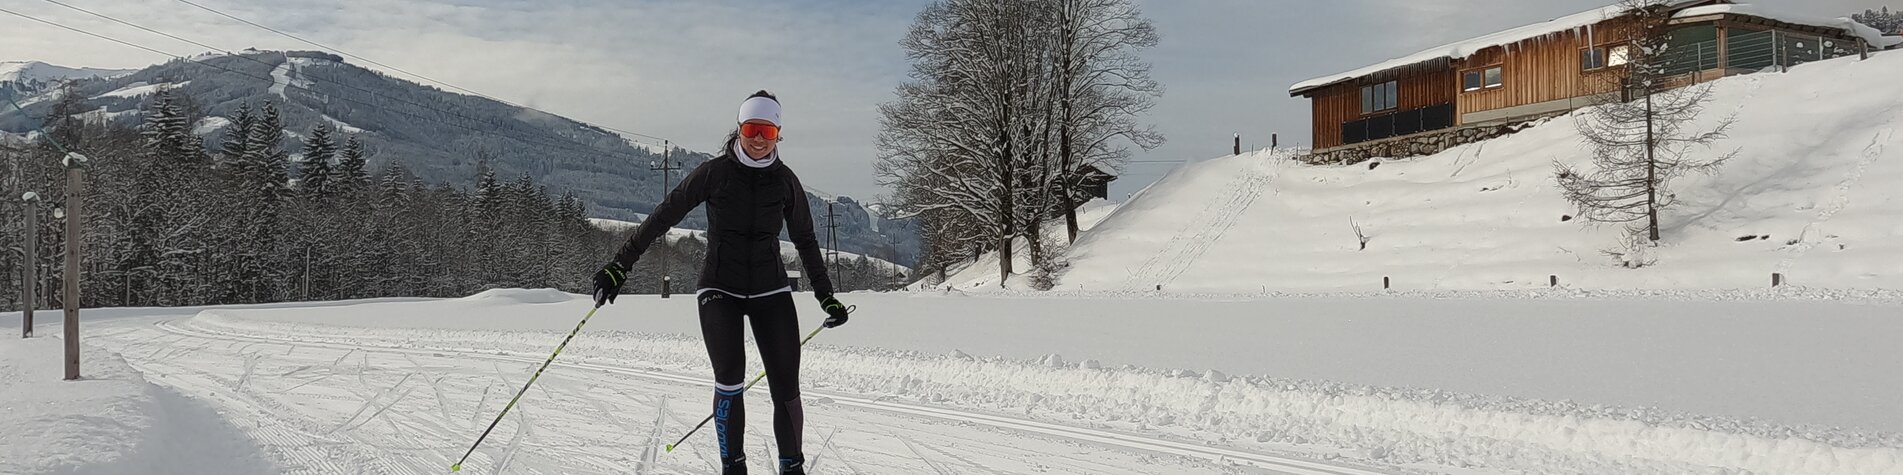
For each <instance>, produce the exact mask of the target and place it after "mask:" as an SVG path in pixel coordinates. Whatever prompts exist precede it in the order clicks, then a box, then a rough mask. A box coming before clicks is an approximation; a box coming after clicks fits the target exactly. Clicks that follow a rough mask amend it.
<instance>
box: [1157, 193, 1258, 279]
mask: <svg viewBox="0 0 1903 475" xmlns="http://www.w3.org/2000/svg"><path fill="white" fill-rule="evenodd" d="M1272 178H1274V177H1273V176H1271V175H1269V174H1268V173H1264V172H1262V171H1260V170H1256V169H1254V168H1250V169H1248V170H1243V171H1242V176H1239V177H1236V178H1235V179H1234V180H1231V181H1230V184H1229V185H1228V186H1225V188H1227V189H1228V190H1229V192H1227V193H1224V194H1223V196H1227V197H1229V199H1228V200H1224V201H1221V202H1218V203H1214V204H1210V205H1209V206H1205V207H1203V210H1202V211H1201V212H1199V213H1197V214H1196V217H1194V218H1191V219H1190V220H1189V222H1188V226H1189V228H1184V229H1182V230H1180V231H1178V232H1177V233H1176V235H1175V236H1174V237H1171V238H1170V241H1169V242H1168V243H1166V244H1164V245H1163V248H1162V249H1159V250H1158V251H1157V253H1156V254H1155V255H1152V256H1150V259H1149V260H1147V261H1144V262H1143V265H1142V266H1141V267H1138V268H1137V269H1136V270H1135V271H1132V272H1131V275H1130V280H1131V282H1130V285H1132V286H1134V287H1135V288H1146V287H1150V286H1156V285H1168V284H1169V283H1170V282H1172V281H1175V280H1176V278H1177V277H1179V276H1182V275H1183V272H1185V271H1187V270H1189V267H1190V266H1191V265H1193V264H1195V263H1196V260H1198V259H1201V258H1202V257H1203V254H1207V253H1208V252H1209V248H1210V247H1211V246H1214V245H1215V243H1216V241H1217V240H1220V239H1221V238H1222V236H1223V235H1224V234H1226V233H1228V232H1229V228H1232V227H1235V225H1236V221H1238V220H1240V219H1241V215H1242V212H1243V211H1245V210H1248V209H1249V206H1250V205H1252V204H1255V201H1256V199H1257V198H1259V197H1261V196H1262V192H1263V190H1264V189H1265V188H1267V187H1268V183H1269V181H1270V180H1271V179H1272ZM1191 228H1194V229H1193V231H1192V229H1191Z"/></svg>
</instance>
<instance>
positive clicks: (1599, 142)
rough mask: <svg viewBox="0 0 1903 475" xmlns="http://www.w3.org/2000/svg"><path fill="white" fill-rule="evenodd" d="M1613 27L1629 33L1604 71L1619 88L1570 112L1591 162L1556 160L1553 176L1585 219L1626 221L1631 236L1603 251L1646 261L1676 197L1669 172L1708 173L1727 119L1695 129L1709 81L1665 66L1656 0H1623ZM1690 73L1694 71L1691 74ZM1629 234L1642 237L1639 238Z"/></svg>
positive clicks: (1631, 262)
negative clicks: (1699, 81) (1617, 247)
mask: <svg viewBox="0 0 1903 475" xmlns="http://www.w3.org/2000/svg"><path fill="white" fill-rule="evenodd" d="M1621 5H1622V6H1623V7H1624V8H1623V13H1622V14H1621V16H1620V17H1619V19H1620V21H1618V22H1616V25H1617V26H1616V28H1615V29H1614V31H1615V34H1618V35H1620V37H1623V38H1629V40H1628V41H1629V44H1627V45H1626V47H1625V48H1616V49H1618V50H1620V51H1621V52H1620V53H1616V54H1614V58H1613V59H1616V60H1618V61H1622V62H1623V63H1624V64H1621V65H1616V66H1614V67H1615V68H1619V70H1618V72H1617V73H1615V74H1611V75H1608V76H1607V80H1608V81H1616V85H1617V86H1618V88H1619V90H1620V91H1621V92H1620V93H1618V94H1611V95H1608V96H1607V97H1608V99H1607V100H1605V101H1603V103H1602V104H1599V105H1597V106H1595V107H1592V108H1588V109H1586V110H1584V111H1582V112H1580V113H1579V114H1578V115H1576V116H1575V118H1576V124H1577V127H1578V129H1579V132H1580V135H1582V136H1584V137H1585V139H1586V143H1587V145H1588V146H1589V147H1590V148H1591V150H1592V157H1593V158H1592V162H1593V166H1592V167H1591V168H1589V169H1586V168H1576V167H1573V166H1571V165H1567V164H1564V163H1556V164H1555V165H1554V168H1555V178H1556V179H1557V180H1558V182H1559V185H1560V188H1561V191H1562V193H1563V194H1564V196H1565V197H1566V200H1567V201H1568V202H1570V203H1572V204H1573V206H1575V207H1576V208H1578V210H1579V216H1580V217H1581V218H1583V219H1584V221H1585V222H1587V223H1597V224H1604V223H1617V224H1625V225H1626V229H1627V231H1628V233H1629V234H1630V235H1631V236H1634V237H1632V238H1630V239H1625V240H1624V242H1625V244H1624V245H1623V247H1624V249H1623V250H1620V251H1611V252H1609V253H1610V254H1613V255H1615V256H1619V257H1621V258H1622V261H1623V263H1624V264H1625V265H1626V266H1628V267H1635V268H1636V267H1643V266H1645V265H1648V264H1649V262H1650V261H1649V260H1648V258H1646V257H1644V256H1645V255H1646V253H1645V252H1643V251H1644V250H1643V249H1639V247H1645V246H1656V245H1657V242H1658V240H1659V211H1660V210H1663V209H1668V208H1671V207H1672V206H1673V205H1674V204H1676V203H1677V200H1676V195H1675V194H1673V193H1672V192H1671V190H1670V186H1669V185H1670V183H1671V182H1672V180H1673V179H1676V178H1679V177H1681V176H1684V175H1685V174H1687V173H1709V172H1710V171H1712V170H1713V169H1715V168H1716V167H1717V166H1718V165H1719V164H1720V163H1722V162H1724V160H1725V159H1727V158H1730V156H1731V154H1712V153H1710V152H1709V151H1708V149H1709V148H1710V146H1711V145H1712V144H1713V143H1715V142H1717V141H1718V140H1719V139H1722V138H1724V137H1725V131H1726V130H1728V129H1730V127H1731V122H1732V121H1731V119H1730V118H1728V117H1727V118H1724V119H1721V120H1719V121H1718V122H1717V123H1716V124H1714V125H1710V126H1709V127H1705V128H1697V127H1696V126H1698V125H1700V124H1699V118H1700V116H1701V115H1702V114H1703V112H1704V111H1705V104H1706V103H1707V102H1708V101H1709V100H1710V99H1711V88H1710V87H1709V86H1705V85H1690V83H1691V78H1689V77H1684V76H1683V75H1676V74H1671V73H1670V72H1668V71H1667V70H1666V66H1667V64H1668V63H1669V62H1670V61H1672V58H1673V56H1672V55H1674V54H1678V53H1677V52H1676V51H1674V50H1673V49H1672V40H1671V31H1670V29H1669V28H1670V27H1669V21H1670V20H1671V15H1672V12H1671V10H1670V9H1669V8H1667V7H1666V5H1665V3H1664V2H1662V1H1660V0H1626V1H1625V2H1623V3H1622V4H1621ZM1693 74H1696V73H1693ZM1636 236H1643V237H1644V238H1643V239H1639V238H1637V237H1636Z"/></svg>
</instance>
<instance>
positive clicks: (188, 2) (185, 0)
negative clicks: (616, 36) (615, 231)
mask: <svg viewBox="0 0 1903 475" xmlns="http://www.w3.org/2000/svg"><path fill="white" fill-rule="evenodd" d="M48 1H51V0H48ZM178 1H179V2H180V3H184V4H186V5H191V6H194V7H198V8H199V9H200V10H204V11H208V12H212V13H215V14H218V15H219V16H222V17H225V18H230V19H232V20H237V21H238V22H239V23H244V24H246V25H251V26H254V27H258V28H260V29H263V30H265V31H269V32H272V33H277V34H279V35H282V36H284V37H285V38H290V39H293V40H297V41H301V42H304V44H308V45H311V46H316V47H318V48H320V49H323V50H325V51H330V52H332V53H337V54H340V55H344V56H348V57H351V58H355V59H358V60H362V61H364V62H367V63H370V64H374V65H378V66H382V67H385V68H390V69H391V70H395V71H397V72H400V73H403V74H408V75H410V76H414V77H416V78H418V79H422V80H425V81H429V82H433V83H437V84H442V85H444V86H448V87H450V88H452V89H456V90H458V91H462V92H466V93H469V94H471V95H475V96H477V97H482V98H485V99H489V100H492V101H496V102H500V103H503V104H508V105H511V106H515V107H520V108H523V109H528V108H529V107H527V106H523V105H521V104H516V103H514V102H509V101H506V100H503V99H500V98H497V97H493V96H490V95H487V94H483V93H480V92H476V91H472V90H469V89H468V88H464V87H462V86H457V85H455V84H450V83H449V82H448V81H442V80H437V79H432V78H430V77H429V76H424V75H421V74H417V73H413V72H409V71H407V70H404V69H403V68H399V67H396V66H391V65H388V64H384V63H381V62H378V61H377V60H374V59H370V58H365V57H362V56H358V55H355V54H351V53H349V52H347V51H344V50H341V49H337V48H333V47H330V46H325V45H323V44H320V43H318V42H315V41H311V40H307V39H304V38H303V37H299V36H297V35H293V34H290V33H285V32H284V31H282V30H278V29H276V28H272V27H268V26H264V25H260V24H258V23H257V22H253V21H251V20H246V19H243V18H239V17H237V16H236V15H232V14H230V13H225V12H222V11H218V10H217V9H214V8H211V7H207V6H204V5H200V4H198V3H197V2H193V1H192V0H178ZM591 125H595V126H596V127H600V128H603V129H606V130H610V131H614V132H619V133H622V134H627V135H634V136H639V137H646V138H649V139H654V140H662V141H666V140H667V139H664V138H661V137H655V136H652V135H648V134H643V133H639V132H634V131H628V130H622V129H617V128H613V127H608V126H605V125H598V124H591Z"/></svg>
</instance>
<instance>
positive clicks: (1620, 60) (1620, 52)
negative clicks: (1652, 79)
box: [1606, 45, 1632, 66]
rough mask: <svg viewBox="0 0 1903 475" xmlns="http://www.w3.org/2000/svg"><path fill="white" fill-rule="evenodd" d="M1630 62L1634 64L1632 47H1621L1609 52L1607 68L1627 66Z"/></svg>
mask: <svg viewBox="0 0 1903 475" xmlns="http://www.w3.org/2000/svg"><path fill="white" fill-rule="evenodd" d="M1630 62H1632V47H1631V46H1626V45H1619V46H1614V47H1612V48H1611V49H1609V50H1607V53H1606V66H1625V65H1626V63H1630Z"/></svg>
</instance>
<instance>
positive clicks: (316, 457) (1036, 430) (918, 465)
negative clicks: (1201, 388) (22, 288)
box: [103, 318, 1390, 475]
mask: <svg viewBox="0 0 1903 475" xmlns="http://www.w3.org/2000/svg"><path fill="white" fill-rule="evenodd" d="M103 336H106V338H105V339H104V340H106V341H107V343H106V345H107V346H108V347H110V348H111V349H113V350H115V351H118V352H120V353H121V354H123V355H124V356H125V357H126V359H127V361H128V362H129V363H131V364H132V365H133V367H135V368H138V369H140V370H141V371H143V372H145V373H147V377H148V378H150V379H151V380H153V381H154V382H157V383H159V384H163V385H168V386H172V387H174V388H176V389H178V390H179V391H181V392H184V393H186V394H190V395H193V396H195V397H199V398H203V399H206V400H207V401H208V402H211V403H212V404H213V406H214V407H218V408H219V409H221V411H222V412H223V413H224V414H226V417H228V418H233V419H236V420H234V421H233V422H234V424H237V425H239V426H240V427H242V428H246V429H247V430H248V431H249V432H251V433H252V436H253V438H255V439H257V440H258V441H259V443H260V444H261V445H264V446H265V447H264V448H265V450H266V451H267V453H271V454H274V455H276V456H277V457H279V458H280V460H279V463H280V464H282V467H281V468H282V469H283V470H284V472H285V473H344V472H348V473H442V472H446V471H447V467H448V465H449V462H450V461H452V460H453V457H455V456H457V455H459V454H460V453H461V451H462V450H463V449H464V448H466V447H467V445H466V444H467V443H468V442H469V441H470V440H472V439H473V437H474V435H475V434H476V433H477V432H478V431H479V430H480V428H481V426H482V425H486V424H487V422H488V420H489V418H491V417H493V416H494V414H495V411H496V410H499V409H500V408H501V406H502V405H503V404H504V403H506V401H507V398H508V396H510V395H511V394H512V393H513V391H515V390H516V389H517V388H519V386H518V385H519V384H520V382H521V381H523V380H524V379H525V378H526V377H527V372H528V371H529V369H530V368H532V365H534V364H539V363H540V362H541V361H543V359H544V358H546V357H547V355H545V354H543V355H529V354H520V353H513V352H506V351H477V350H462V351H456V350H443V349H439V348H430V349H415V348H401V347H394V346H388V345H376V344H369V343H361V342H359V343H353V342H347V341H336V340H334V339H321V338H302V337H299V336H295V335H281V336H277V337H268V336H258V335H242V334H234V333H229V332H223V331H219V330H218V329H216V328H211V327H206V326H203V325H198V324H196V323H195V322H194V319H193V318H169V319H162V320H156V321H153V320H145V321H138V322H133V321H128V322H122V323H116V324H114V325H112V327H111V328H110V329H108V330H106V333H105V334H104V335H103ZM219 362H222V363H219ZM631 364H633V363H631ZM554 366H556V367H558V368H552V369H551V371H550V372H549V373H548V374H545V375H544V376H543V380H542V381H540V382H538V383H537V387H536V389H532V390H531V391H530V392H529V393H528V395H526V396H524V399H525V403H524V404H523V405H522V406H518V408H517V410H516V411H517V414H511V415H510V416H509V417H508V418H507V420H505V422H504V423H503V424H502V425H501V426H500V427H498V428H497V429H496V433H495V434H492V435H491V436H490V438H489V440H488V441H487V442H486V443H485V444H484V446H483V447H482V448H481V449H478V450H477V452H476V454H475V455H473V456H472V457H471V459H470V462H468V463H465V464H464V467H465V468H464V471H465V473H577V472H584V473H703V472H706V471H708V470H711V468H712V466H713V460H714V455H713V453H714V451H713V450H711V444H712V442H711V436H707V437H695V438H693V439H690V440H689V441H688V442H687V443H686V444H684V445H683V446H682V447H681V448H680V449H677V451H676V452H675V453H673V454H665V453H661V451H660V450H659V448H660V447H661V446H662V445H663V444H665V443H666V442H669V441H671V440H672V438H673V437H678V435H679V434H680V431H682V430H685V429H686V428H687V427H691V425H692V422H693V421H696V420H698V419H699V418H700V417H702V416H704V414H702V411H701V410H702V406H703V405H704V404H701V402H702V400H703V399H706V397H705V394H704V393H705V392H706V391H705V390H706V387H707V386H708V383H707V382H706V381H705V380H704V379H703V378H699V377H693V376H686V375H681V374H676V373H671V372H666V371H660V370H658V368H657V369H640V368H634V367H623V366H617V365H609V364H601V363H600V362H598V361H597V362H575V361H563V360H560V359H558V360H556V362H555V364H554ZM564 370H567V371H564ZM575 370H581V371H585V372H587V373H589V374H588V375H586V376H584V375H578V374H577V372H576V371H575ZM233 372H237V373H238V374H231V373H233ZM254 374H257V375H266V374H268V375H271V376H272V377H270V378H254V377H253V375H254ZM260 381H269V382H270V383H274V384H276V386H268V385H260V384H259V382H260ZM760 389H762V390H761V391H757V392H758V393H760V394H759V395H758V396H755V399H756V400H757V401H764V395H765V392H764V388H760ZM803 393H804V395H805V397H806V399H807V405H808V409H807V410H808V413H809V414H808V421H809V422H808V428H807V435H806V437H807V439H806V444H805V445H806V447H807V451H808V453H807V457H808V459H809V462H810V464H811V465H812V466H813V468H814V470H812V471H811V472H810V473H868V474H870V473H993V474H995V473H1025V472H1051V473H1272V474H1291V475H1374V474H1382V473H1390V472H1383V471H1377V470H1374V469H1370V468H1365V467H1358V466H1353V465H1344V464H1339V463H1330V462H1323V461H1319V460H1312V459H1306V458H1297V457H1289V456H1279V455H1272V454H1264V453H1252V452H1246V451H1239V450H1233V449H1226V448H1221V447H1213V446H1207V445H1203V444H1198V443H1186V442H1179V441H1174V440H1167V439H1162V438H1156V437H1147V436H1141V435H1133V434H1128V433H1122V432H1116V431H1106V430H1097V429H1092V428H1087V427H1075V426H1068V425H1061V424H1054V423H1049V422H1042V421H1033V420H1026V419H1020V418H1014V417H1008V416H1003V415H997V414H987V413H980V412H971V411H963V410H957V409H950V408H943V407H932V406H924V405H916V404H908V403H904V402H898V401H893V400H882V399H880V398H867V397H863V395H853V394H841V393H835V392H832V391H827V390H824V389H815V388H804V390H803ZM399 406H401V407H399ZM431 406H434V407H431ZM754 406H762V405H761V404H754V405H749V407H752V408H753V409H755V410H750V412H761V411H760V410H758V409H759V408H758V407H754ZM340 418H341V419H340ZM655 421H667V423H665V424H662V425H659V426H656V425H654V422H655ZM746 437H747V441H748V451H749V457H748V458H749V460H751V461H752V462H753V465H756V466H762V467H755V468H756V469H760V468H763V466H764V465H767V463H768V462H766V461H769V460H773V459H774V457H775V455H776V454H772V453H771V447H769V446H770V445H771V418H770V417H768V416H767V415H766V414H765V413H764V412H761V413H760V414H757V415H756V417H752V418H749V424H748V430H747V434H746ZM842 449H843V450H842Z"/></svg>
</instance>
